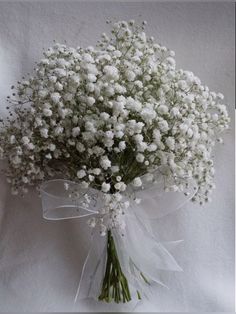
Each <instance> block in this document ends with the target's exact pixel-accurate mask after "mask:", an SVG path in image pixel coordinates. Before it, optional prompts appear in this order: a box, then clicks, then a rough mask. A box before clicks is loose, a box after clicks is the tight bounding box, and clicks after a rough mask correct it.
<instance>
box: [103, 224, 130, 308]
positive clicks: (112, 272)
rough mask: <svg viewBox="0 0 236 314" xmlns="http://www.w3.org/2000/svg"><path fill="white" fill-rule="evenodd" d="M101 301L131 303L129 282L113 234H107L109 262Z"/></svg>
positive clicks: (109, 232) (109, 231)
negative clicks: (122, 267) (123, 270)
mask: <svg viewBox="0 0 236 314" xmlns="http://www.w3.org/2000/svg"><path fill="white" fill-rule="evenodd" d="M98 299H99V301H105V302H107V303H110V302H112V301H115V302H116V303H121V302H123V303H126V302H129V301H131V295H130V290H129V284H128V281H127V279H126V277H125V275H124V273H123V272H122V269H121V265H120V262H119V258H118V255H117V251H116V247H115V242H114V239H113V236H112V233H111V230H108V233H107V262H106V270H105V275H104V278H103V283H102V289H101V294H100V295H99V297H98Z"/></svg>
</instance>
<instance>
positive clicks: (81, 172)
mask: <svg viewBox="0 0 236 314" xmlns="http://www.w3.org/2000/svg"><path fill="white" fill-rule="evenodd" d="M85 176H86V172H85V171H84V170H83V169H82V170H79V171H77V177H78V178H79V179H82V178H84V177H85Z"/></svg>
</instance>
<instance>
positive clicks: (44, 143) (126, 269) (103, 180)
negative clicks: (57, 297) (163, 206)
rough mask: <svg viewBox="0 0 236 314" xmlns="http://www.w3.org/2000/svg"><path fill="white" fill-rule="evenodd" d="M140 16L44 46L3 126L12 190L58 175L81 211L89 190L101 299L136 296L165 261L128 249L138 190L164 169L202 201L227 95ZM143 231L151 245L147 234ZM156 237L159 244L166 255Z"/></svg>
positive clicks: (170, 182) (175, 186)
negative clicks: (179, 61)
mask: <svg viewBox="0 0 236 314" xmlns="http://www.w3.org/2000/svg"><path fill="white" fill-rule="evenodd" d="M108 23H110V22H108ZM145 24H146V23H145V22H143V23H142V25H137V24H136V23H135V22H134V21H133V20H131V21H129V22H125V21H120V22H115V23H114V24H113V26H112V30H111V35H109V36H108V35H106V34H105V33H104V34H102V37H101V40H100V41H99V42H98V44H97V46H96V47H95V48H94V47H92V46H91V47H88V48H86V49H84V48H81V47H77V48H70V47H68V46H67V45H62V44H55V45H54V46H53V47H52V48H49V49H48V50H47V51H45V52H44V58H43V59H42V60H41V61H40V62H39V63H38V64H37V67H36V69H35V72H34V75H33V76H31V77H29V78H28V79H25V78H23V80H22V81H20V82H18V84H17V86H12V89H15V91H14V93H13V97H9V98H8V101H9V107H8V108H9V111H10V116H9V117H8V118H7V119H4V120H2V128H1V129H0V136H1V137H0V155H1V157H2V158H5V159H7V162H8V167H7V170H6V176H7V180H8V182H9V183H10V184H11V189H12V193H13V194H18V193H20V194H24V193H26V192H27V191H28V187H29V186H32V185H37V186H40V185H41V184H42V183H45V182H50V180H52V181H51V182H54V183H55V182H57V180H55V179H60V180H61V181H60V180H59V181H60V182H62V183H63V186H64V189H65V191H70V193H69V194H68V195H69V197H72V199H73V200H74V201H76V199H79V198H80V197H81V191H83V193H82V196H83V208H85V209H87V210H89V208H90V206H92V205H91V204H92V201H94V195H95V194H93V193H97V194H96V195H97V196H96V197H97V198H99V200H100V203H99V202H98V203H99V204H100V206H98V203H96V208H97V211H96V213H95V212H94V213H93V212H92V213H91V215H92V216H91V217H90V218H89V220H88V224H89V226H90V227H92V228H94V230H95V229H96V230H98V232H99V233H100V235H101V237H100V238H103V239H106V250H105V262H104V265H105V267H104V269H103V271H102V272H101V273H102V275H101V276H102V281H101V282H100V283H99V284H98V286H99V287H98V290H96V291H98V292H96V293H97V295H96V297H97V299H99V300H103V301H106V302H110V301H115V302H117V303H119V302H128V301H130V300H131V299H132V298H133V296H134V295H136V297H137V298H138V299H140V298H142V296H143V295H144V294H145V289H144V290H143V288H142V284H143V285H145V286H146V287H149V286H150V285H151V283H152V282H153V281H155V280H154V279H155V274H154V272H155V267H157V268H158V264H159V263H161V259H160V261H156V260H152V258H151V255H150V258H149V256H146V259H147V260H148V261H147V260H146V261H145V262H144V263H142V262H140V261H139V260H138V259H137V258H136V260H135V258H133V256H134V255H135V254H138V253H137V252H138V250H141V251H143V254H144V255H145V249H146V247H145V244H144V243H140V244H141V245H139V246H137V241H134V242H135V243H130V241H131V240H130V239H132V237H135V230H136V236H137V237H138V231H139V227H138V226H140V224H141V223H142V222H140V219H138V218H137V217H136V208H137V207H139V208H140V206H141V205H140V204H142V197H141V199H140V198H139V197H138V196H139V195H142V196H143V198H145V193H148V190H149V189H150V188H151V189H152V191H153V195H155V186H156V184H157V183H158V182H160V180H159V179H160V177H161V178H163V181H161V182H162V183H163V184H162V186H161V188H162V189H163V191H165V192H169V191H174V192H176V193H175V194H179V193H182V194H184V195H186V196H188V194H189V193H190V192H189V188H190V184H192V185H193V186H194V193H193V194H192V195H190V196H191V200H192V201H194V202H199V203H200V204H202V203H203V202H208V201H209V200H210V193H211V191H212V189H213V188H214V183H213V177H214V166H213V160H212V149H213V147H214V145H215V143H216V142H219V143H221V142H222V139H221V138H220V137H219V136H220V133H221V132H222V131H224V130H225V129H227V128H228V124H229V117H228V114H227V110H226V106H225V105H224V104H222V100H223V98H224V97H223V95H222V94H221V93H215V92H211V91H210V90H209V88H208V87H207V86H204V85H202V83H201V81H200V79H199V78H198V77H196V76H195V75H194V74H193V73H192V72H189V71H184V70H182V69H180V70H177V69H176V67H175V59H174V56H175V53H174V51H172V50H169V49H167V48H166V47H164V46H162V45H160V44H158V43H156V42H155V41H154V38H153V37H150V38H148V37H147V36H146V34H145V32H144V27H145ZM71 186H73V187H76V189H74V188H73V191H72V192H71ZM91 191H92V192H93V193H92V194H91ZM146 191H147V192H146ZM71 195H72V196H71ZM153 197H154V196H153ZM140 202H141V203H140ZM75 204H77V205H76V206H77V207H79V205H78V203H75ZM154 207H155V206H154ZM142 210H143V212H145V211H146V210H147V208H145V207H143V209H142ZM154 210H155V208H154ZM130 216H132V217H133V218H131V219H130V218H129V217H130ZM135 217H136V218H135ZM139 218H140V217H139ZM141 220H142V219H141ZM132 224H133V225H132ZM132 226H133V227H132ZM134 226H137V229H135V230H133V235H131V231H130V230H131V229H132V228H136V227H134ZM140 230H141V228H140ZM140 232H141V231H140ZM142 232H143V234H144V236H143V241H144V242H145V241H146V243H147V246H148V245H149V244H148V243H149V241H150V242H151V241H153V238H152V237H151V236H150V237H149V238H148V236H147V235H145V232H147V233H146V234H148V231H142ZM139 236H140V235H139ZM148 239H149V240H148ZM128 242H129V248H128V251H125V248H127V245H128V244H127V243H128ZM121 243H122V244H121ZM122 245H123V247H121V246H122ZM135 245H136V246H135ZM142 245H143V246H142ZM155 245H157V246H156V252H157V251H158V253H155V254H157V256H160V254H164V249H163V248H161V246H160V243H157V244H155ZM155 245H153V248H154V247H155ZM135 249H137V250H136V253H135V254H133V255H132V252H133V251H134V250H135ZM161 250H162V253H160V251H161ZM153 252H154V249H153V250H150V254H154V253H153ZM139 253H140V254H139V255H141V253H142V252H139ZM101 254H102V252H101ZM147 254H149V253H148V252H147ZM158 254H159V255H158ZM165 254H167V253H165ZM140 258H141V257H140ZM166 258H167V255H166ZM145 263H148V267H149V268H148V267H146V266H145V265H144V264H145ZM150 263H151V264H150ZM159 266H160V265H159ZM160 268H161V267H160ZM150 269H151V270H150ZM94 278H95V277H94ZM88 280H89V279H88ZM94 280H95V279H94ZM156 281H157V280H156ZM142 291H144V293H143V294H142Z"/></svg>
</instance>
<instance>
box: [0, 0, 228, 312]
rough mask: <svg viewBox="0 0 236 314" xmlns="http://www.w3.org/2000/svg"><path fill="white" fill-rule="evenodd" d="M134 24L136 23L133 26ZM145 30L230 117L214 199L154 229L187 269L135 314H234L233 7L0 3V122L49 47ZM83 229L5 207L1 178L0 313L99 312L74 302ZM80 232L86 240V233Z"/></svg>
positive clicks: (23, 203)
mask: <svg viewBox="0 0 236 314" xmlns="http://www.w3.org/2000/svg"><path fill="white" fill-rule="evenodd" d="M139 15H141V18H139ZM112 17H116V18H119V19H130V18H135V19H137V20H143V19H145V20H147V21H148V24H149V25H148V27H147V32H148V33H149V34H150V35H154V36H155V37H156V38H157V39H158V41H160V42H161V43H163V44H164V45H166V46H168V47H170V48H171V49H173V50H175V52H176V60H177V66H178V67H183V68H184V69H188V70H192V71H193V72H194V73H195V74H197V75H198V76H199V77H200V78H201V80H202V81H203V82H205V83H206V84H207V85H208V86H209V87H210V89H212V90H216V91H220V92H222V93H223V94H225V99H226V102H227V103H229V104H230V105H229V111H230V115H231V117H232V124H231V127H232V129H231V130H229V132H228V134H227V136H226V137H225V139H226V141H225V144H224V146H223V147H218V148H217V149H216V158H215V161H216V169H217V172H216V183H217V190H216V192H215V193H214V195H213V202H212V203H211V204H208V205H206V206H204V207H201V208H200V207H199V206H193V205H192V204H189V205H188V206H186V207H185V208H183V209H182V210H180V211H179V212H176V213H174V214H172V215H168V216H166V217H164V218H162V219H161V220H159V222H158V223H157V225H156V226H155V228H156V230H157V231H158V233H159V234H160V235H161V237H162V238H163V239H164V240H177V239H184V244H183V245H182V246H181V247H180V248H179V249H178V250H176V251H175V252H174V253H175V254H174V255H175V256H176V259H177V261H178V262H179V263H180V264H181V266H182V267H183V269H184V272H183V273H175V274H173V275H171V276H168V277H166V283H167V284H168V286H169V287H170V289H169V290H166V289H164V288H160V289H158V291H155V294H154V298H153V300H151V301H150V302H145V304H143V305H142V306H140V307H139V308H138V309H137V310H138V311H205V312H232V311H234V157H233V154H234V130H233V128H234V127H233V126H234V121H233V120H234V109H233V107H234V5H233V3H178V4H177V3H151V2H146V3H144V2H143V3H134V2H132V3H124V2H123V3H105V2H104V3H102V2H100V3H96V4H95V3H85V2H77V3H73V2H69V1H65V2H64V3H63V2H62V3H56V2H51V3H50V2H41V3H39V2H37V3H27V2H24V3H20V2H17V3H12V2H11V3H10V2H8V3H7V2H0V70H1V72H0V100H1V106H0V113H1V112H2V113H4V114H5V110H4V107H5V102H4V99H5V97H6V96H7V95H8V93H9V92H10V88H9V87H10V85H12V84H13V83H14V82H16V81H17V80H18V79H20V77H21V76H22V75H23V74H25V73H26V72H31V71H32V69H33V66H34V61H37V60H38V59H39V58H40V57H41V53H42V48H43V47H45V48H46V47H48V46H50V45H51V44H52V40H53V39H56V40H57V41H60V42H62V41H63V40H64V39H66V40H67V42H68V44H70V45H74V46H78V45H80V46H87V45H91V44H95V42H96V40H97V39H98V37H99V34H100V33H102V32H103V31H105V30H106V29H107V25H106V24H105V20H106V19H107V18H112ZM83 228H84V227H83V222H82V221H81V222H79V221H76V220H74V221H71V222H69V221H66V222H47V221H44V220H43V219H42V218H41V208H40V200H39V199H38V198H37V197H36V194H35V192H32V193H30V195H29V196H27V197H26V198H25V199H19V198H16V197H12V196H11V195H10V194H9V191H8V187H7V186H6V184H5V182H4V179H3V178H2V177H1V178H0V241H1V242H0V309H1V310H2V311H15V312H18V311H73V310H74V311H79V310H80V311H82V310H83V311H94V310H96V311H98V310H102V311H105V310H107V309H108V310H111V308H107V307H106V306H102V305H101V306H100V307H99V308H98V307H96V306H95V305H94V304H91V303H90V304H81V305H78V304H77V305H76V306H75V307H73V297H74V294H75V291H76V288H77V283H78V279H79V274H80V271H81V267H82V260H83V258H84V254H85V251H84V248H85V238H86V234H84V230H87V229H86V226H85V228H84V230H83ZM85 232H87V231H85Z"/></svg>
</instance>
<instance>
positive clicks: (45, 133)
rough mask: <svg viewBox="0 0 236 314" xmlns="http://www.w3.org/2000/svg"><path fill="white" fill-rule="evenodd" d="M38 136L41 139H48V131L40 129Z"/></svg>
mask: <svg viewBox="0 0 236 314" xmlns="http://www.w3.org/2000/svg"><path fill="white" fill-rule="evenodd" d="M40 134H41V136H42V137H44V138H48V129H46V128H42V129H40Z"/></svg>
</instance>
